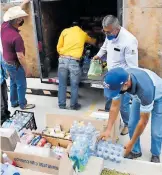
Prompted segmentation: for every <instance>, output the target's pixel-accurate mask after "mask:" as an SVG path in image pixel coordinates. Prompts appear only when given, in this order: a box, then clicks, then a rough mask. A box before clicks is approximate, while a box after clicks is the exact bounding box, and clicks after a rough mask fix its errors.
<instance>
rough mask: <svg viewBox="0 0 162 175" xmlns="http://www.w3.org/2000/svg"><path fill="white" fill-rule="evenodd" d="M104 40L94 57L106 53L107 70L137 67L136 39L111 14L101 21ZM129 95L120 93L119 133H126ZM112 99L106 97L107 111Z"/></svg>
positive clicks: (96, 57) (99, 56)
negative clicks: (120, 130) (120, 122)
mask: <svg viewBox="0 0 162 175" xmlns="http://www.w3.org/2000/svg"><path fill="white" fill-rule="evenodd" d="M102 26H103V32H104V33H105V35H106V38H105V42H104V44H103V46H102V47H101V49H100V50H99V52H98V53H97V55H96V56H94V59H100V58H101V57H102V56H103V55H105V54H107V65H108V70H111V69H113V68H116V67H122V68H124V69H127V68H133V67H138V41H137V39H136V37H135V36H133V35H132V34H131V33H130V32H129V31H127V30H126V29H125V28H123V27H121V26H120V23H119V20H118V19H117V18H116V17H115V16H113V15H107V16H105V17H104V19H103V21H102ZM130 99H131V97H130V95H129V94H128V93H126V94H122V95H121V107H120V112H121V116H122V119H123V122H124V124H125V126H124V128H123V130H122V132H121V135H126V134H128V121H129V113H130V106H129V102H130ZM111 101H112V99H107V102H106V106H105V109H106V110H107V111H109V109H110V106H111Z"/></svg>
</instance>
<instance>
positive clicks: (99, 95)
mask: <svg viewBox="0 0 162 175" xmlns="http://www.w3.org/2000/svg"><path fill="white" fill-rule="evenodd" d="M27 82H28V88H37V89H38V88H42V89H52V90H53V89H55V90H57V86H56V85H51V84H42V83H41V82H40V79H28V81H27ZM79 94H80V100H79V102H80V103H81V104H82V109H81V110H79V111H71V110H60V109H59V108H58V106H57V100H58V99H57V97H46V96H37V95H27V96H26V97H27V100H28V102H29V103H34V104H36V108H35V109H32V110H31V111H33V112H34V113H35V118H36V123H37V126H38V128H39V129H43V128H44V127H45V125H46V124H45V116H46V114H54V113H55V114H66V115H73V116H74V115H76V117H77V116H87V115H89V114H90V113H92V112H94V111H97V110H98V109H99V108H104V103H105V102H104V98H103V91H102V90H99V89H92V88H90V89H87V88H86V89H85V88H81V89H80V92H79ZM67 105H69V100H67ZM16 109H17V110H20V109H19V108H15V109H13V108H11V107H10V110H11V112H14V111H15V110H16ZM128 140H129V138H128V135H127V136H121V137H120V143H122V144H126V142H127V141H128ZM141 145H142V151H143V156H142V158H141V160H146V161H149V160H150V156H151V154H150V122H149V124H148V125H147V128H146V129H145V131H144V133H143V135H142V137H141ZM161 161H162V155H161Z"/></svg>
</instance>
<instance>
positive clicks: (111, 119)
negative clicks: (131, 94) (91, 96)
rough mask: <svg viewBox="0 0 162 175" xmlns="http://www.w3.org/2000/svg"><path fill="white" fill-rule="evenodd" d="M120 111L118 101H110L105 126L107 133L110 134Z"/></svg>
mask: <svg viewBox="0 0 162 175" xmlns="http://www.w3.org/2000/svg"><path fill="white" fill-rule="evenodd" d="M119 111H120V99H119V100H112V104H111V108H110V112H109V116H110V117H109V120H108V124H107V129H106V131H107V132H109V133H110V132H111V130H112V127H113V125H114V123H115V121H116V119H117V116H118V114H119Z"/></svg>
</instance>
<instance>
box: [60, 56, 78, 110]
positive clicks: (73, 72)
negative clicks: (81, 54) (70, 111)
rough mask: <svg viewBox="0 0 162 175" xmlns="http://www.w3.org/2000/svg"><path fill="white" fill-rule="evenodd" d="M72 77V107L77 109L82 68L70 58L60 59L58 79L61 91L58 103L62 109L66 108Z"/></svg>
mask: <svg viewBox="0 0 162 175" xmlns="http://www.w3.org/2000/svg"><path fill="white" fill-rule="evenodd" d="M69 75H70V85H71V101H70V106H71V107H75V105H77V103H78V89H79V82H80V77H81V68H80V64H79V62H78V61H77V60H74V59H70V58H68V57H67V58H59V67H58V77H59V91H58V103H59V107H60V108H65V107H66V90H67V80H68V77H69Z"/></svg>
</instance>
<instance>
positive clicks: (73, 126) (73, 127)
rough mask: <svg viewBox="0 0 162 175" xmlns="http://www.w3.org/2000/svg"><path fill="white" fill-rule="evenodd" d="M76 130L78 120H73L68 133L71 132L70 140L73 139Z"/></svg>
mask: <svg viewBox="0 0 162 175" xmlns="http://www.w3.org/2000/svg"><path fill="white" fill-rule="evenodd" d="M77 132H78V122H77V121H74V122H73V125H72V127H71V128H70V134H71V139H72V141H74V140H75V138H76V135H77Z"/></svg>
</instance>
